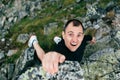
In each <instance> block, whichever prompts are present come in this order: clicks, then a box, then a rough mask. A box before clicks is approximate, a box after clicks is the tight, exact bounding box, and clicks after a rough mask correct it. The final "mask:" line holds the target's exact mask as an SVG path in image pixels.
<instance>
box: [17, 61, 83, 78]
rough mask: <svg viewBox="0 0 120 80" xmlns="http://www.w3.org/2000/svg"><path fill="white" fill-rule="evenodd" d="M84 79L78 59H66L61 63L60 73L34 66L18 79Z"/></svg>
mask: <svg viewBox="0 0 120 80" xmlns="http://www.w3.org/2000/svg"><path fill="white" fill-rule="evenodd" d="M34 79H35V80H36V79H37V80H84V78H83V70H82V68H81V67H80V64H79V63H78V62H76V61H65V62H64V63H62V64H60V66H59V71H58V73H56V74H54V75H51V74H49V73H46V72H45V71H44V70H43V69H42V67H41V66H39V67H32V68H30V69H28V70H27V71H26V72H25V73H23V74H22V75H20V76H19V78H18V80H34Z"/></svg>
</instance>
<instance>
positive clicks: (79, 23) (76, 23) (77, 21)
mask: <svg viewBox="0 0 120 80" xmlns="http://www.w3.org/2000/svg"><path fill="white" fill-rule="evenodd" d="M71 22H73V26H76V27H77V26H79V25H81V26H82V29H83V30H84V27H83V25H82V22H81V21H79V20H77V19H71V20H68V21H67V23H66V24H65V26H64V28H63V30H64V31H65V29H66V28H67V26H68V25H69V24H70V23H71Z"/></svg>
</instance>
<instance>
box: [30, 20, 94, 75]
mask: <svg viewBox="0 0 120 80" xmlns="http://www.w3.org/2000/svg"><path fill="white" fill-rule="evenodd" d="M88 41H91V42H92V43H95V38H94V37H93V38H92V37H91V36H89V35H84V32H83V25H82V23H81V22H80V21H79V20H77V19H72V20H69V21H68V22H67V23H66V24H65V26H64V30H63V31H62V40H61V41H60V42H59V43H58V44H57V45H56V46H55V49H54V50H53V51H51V52H48V53H46V54H45V52H44V50H43V49H42V48H41V47H40V46H39V44H38V41H37V38H36V36H35V35H33V36H31V38H30V40H29V47H31V46H32V45H33V47H34V49H35V50H36V53H37V56H38V58H39V59H40V60H41V62H42V66H43V69H44V70H45V71H47V72H49V73H51V74H54V73H56V72H58V66H59V65H58V64H59V63H63V62H64V61H65V60H68V61H79V62H80V61H81V60H82V57H83V53H84V50H85V46H86V45H87V42H88Z"/></svg>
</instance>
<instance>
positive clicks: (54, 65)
mask: <svg viewBox="0 0 120 80" xmlns="http://www.w3.org/2000/svg"><path fill="white" fill-rule="evenodd" d="M58 63H59V62H58V60H56V61H55V62H54V64H53V68H54V72H53V73H56V72H58Z"/></svg>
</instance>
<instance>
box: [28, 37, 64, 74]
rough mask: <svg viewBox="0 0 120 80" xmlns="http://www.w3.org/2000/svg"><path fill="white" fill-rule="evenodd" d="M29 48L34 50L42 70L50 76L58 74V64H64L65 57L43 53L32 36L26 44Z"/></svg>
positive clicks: (52, 53)
mask: <svg viewBox="0 0 120 80" xmlns="http://www.w3.org/2000/svg"><path fill="white" fill-rule="evenodd" d="M28 46H29V47H34V49H35V50H36V53H37V56H38V58H39V59H40V60H41V62H42V66H43V69H44V70H45V71H46V72H48V73H51V74H54V73H56V72H58V64H59V63H62V62H64V60H65V56H64V55H62V54H60V53H57V52H53V51H51V52H48V53H45V51H44V50H43V49H42V48H41V47H40V45H39V44H38V40H37V37H36V36H35V35H32V36H31V37H30V39H29V42H28Z"/></svg>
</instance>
